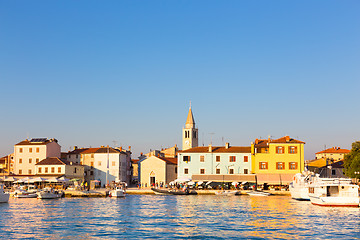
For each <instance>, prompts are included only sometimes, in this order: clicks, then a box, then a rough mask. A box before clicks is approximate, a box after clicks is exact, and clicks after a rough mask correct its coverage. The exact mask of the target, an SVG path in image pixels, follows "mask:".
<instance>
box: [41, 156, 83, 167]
mask: <svg viewBox="0 0 360 240" xmlns="http://www.w3.org/2000/svg"><path fill="white" fill-rule="evenodd" d="M35 165H70V162H69V161H66V160H64V159H60V158H57V157H49V158H45V159H44V160H41V161H40V162H38V163H37V164H35ZM73 165H77V164H75V163H73Z"/></svg>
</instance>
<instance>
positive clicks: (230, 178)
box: [192, 174, 255, 183]
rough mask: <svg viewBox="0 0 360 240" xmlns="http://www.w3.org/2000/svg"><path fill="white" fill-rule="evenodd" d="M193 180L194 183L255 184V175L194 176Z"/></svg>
mask: <svg viewBox="0 0 360 240" xmlns="http://www.w3.org/2000/svg"><path fill="white" fill-rule="evenodd" d="M192 180H193V181H194V182H197V181H204V182H208V181H213V182H229V183H232V182H245V181H247V182H255V174H226V175H225V174H224V175H220V174H194V175H192Z"/></svg>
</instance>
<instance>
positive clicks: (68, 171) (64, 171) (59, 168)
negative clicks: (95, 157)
mask: <svg viewBox="0 0 360 240" xmlns="http://www.w3.org/2000/svg"><path fill="white" fill-rule="evenodd" d="M35 166H36V168H35V171H36V175H40V176H54V177H60V176H64V177H66V178H69V179H73V178H78V179H83V178H84V166H82V165H79V164H75V163H73V162H69V161H66V160H63V159H60V158H57V157H49V158H46V159H44V160H42V161H40V162H38V163H36V164H35Z"/></svg>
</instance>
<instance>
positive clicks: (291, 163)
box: [289, 162, 298, 170]
mask: <svg viewBox="0 0 360 240" xmlns="http://www.w3.org/2000/svg"><path fill="white" fill-rule="evenodd" d="M297 168H298V167H297V163H296V162H289V169H291V170H295V169H297Z"/></svg>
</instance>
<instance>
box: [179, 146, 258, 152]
mask: <svg viewBox="0 0 360 240" xmlns="http://www.w3.org/2000/svg"><path fill="white" fill-rule="evenodd" d="M179 152H181V153H208V152H209V147H208V146H207V147H194V148H190V149H187V150H184V151H179ZM211 152H212V153H251V147H235V146H230V147H229V148H226V147H216V146H212V150H211Z"/></svg>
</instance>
